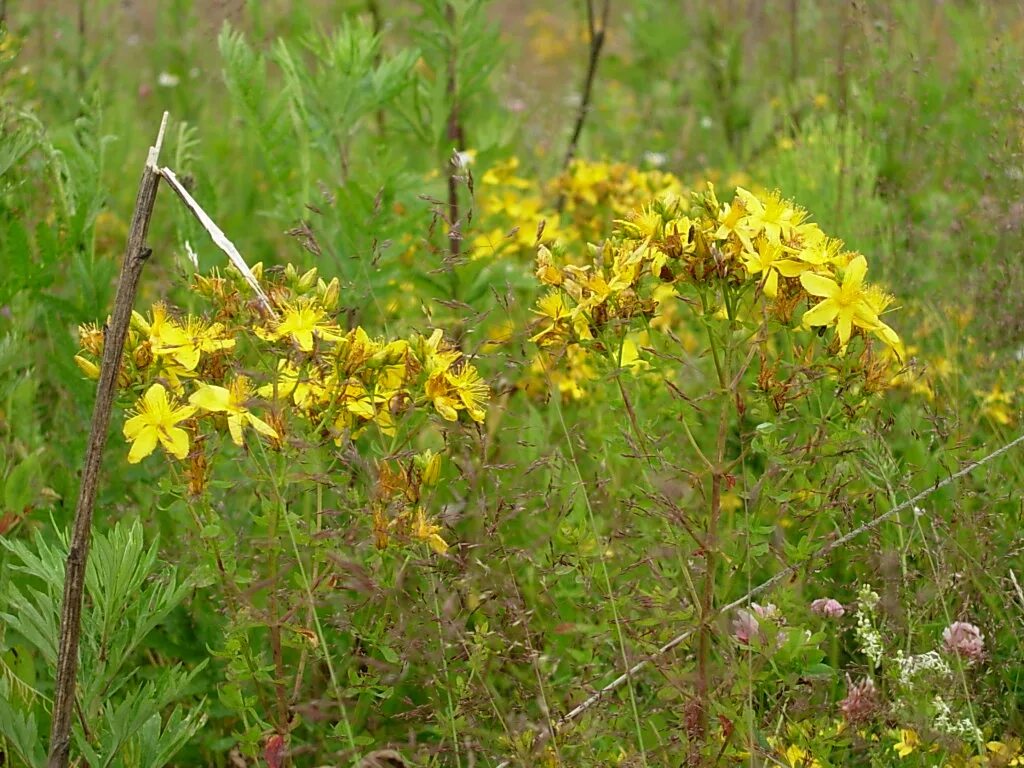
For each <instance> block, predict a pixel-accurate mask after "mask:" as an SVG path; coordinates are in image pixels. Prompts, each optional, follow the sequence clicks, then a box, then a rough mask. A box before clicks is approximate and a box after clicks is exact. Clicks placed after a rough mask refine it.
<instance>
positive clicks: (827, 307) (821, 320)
mask: <svg viewBox="0 0 1024 768" xmlns="http://www.w3.org/2000/svg"><path fill="white" fill-rule="evenodd" d="M838 314H839V305H838V304H836V303H835V302H834V301H832V300H831V299H825V301H822V302H819V303H817V304H815V305H814V306H813V307H811V308H810V309H809V310H807V311H806V312H804V317H803V320H802V321H801V323H802V324H803V325H828V324H829V323H831V322H832V321H833V320H835V319H836V315H838Z"/></svg>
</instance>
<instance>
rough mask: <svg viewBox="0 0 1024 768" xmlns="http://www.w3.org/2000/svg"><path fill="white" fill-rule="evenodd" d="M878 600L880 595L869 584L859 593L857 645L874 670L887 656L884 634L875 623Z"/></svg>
mask: <svg viewBox="0 0 1024 768" xmlns="http://www.w3.org/2000/svg"><path fill="white" fill-rule="evenodd" d="M878 599H879V598H878V594H877V593H876V592H874V591H872V589H871V587H870V586H869V585H867V584H865V585H863V586H862V587H861V588H860V590H858V592H857V629H856V635H857V643H858V645H859V646H860V650H861V653H863V654H864V655H865V656H867V657H868V661H870V662H871V666H872V668H873V669H878V667H880V666H882V656H884V655H885V643H884V642H883V641H882V633H881V632H879V631H878V630H877V629H876V628H875V621H874V616H875V606H876V605H878Z"/></svg>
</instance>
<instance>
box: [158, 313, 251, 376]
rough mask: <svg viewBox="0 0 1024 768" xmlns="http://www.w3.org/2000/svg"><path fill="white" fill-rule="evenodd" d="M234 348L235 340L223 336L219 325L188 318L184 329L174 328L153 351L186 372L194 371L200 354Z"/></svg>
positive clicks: (222, 329) (221, 326)
mask: <svg viewBox="0 0 1024 768" xmlns="http://www.w3.org/2000/svg"><path fill="white" fill-rule="evenodd" d="M234 346H235V340H234V339H232V338H228V337H226V336H225V330H224V326H223V325H221V324H220V323H213V324H212V325H211V324H207V322H206V321H205V320H203V319H202V318H200V317H189V318H188V319H187V320H186V321H185V327H184V328H181V327H177V326H176V327H175V328H174V332H173V334H168V335H166V336H165V338H164V339H163V341H162V346H161V348H160V349H159V350H157V349H156V348H154V350H153V351H154V353H155V354H163V355H167V356H168V357H170V358H171V359H173V360H174V361H175V362H176V363H178V365H180V366H181V367H182V368H184V369H185V370H186V371H194V370H195V369H196V366H198V365H199V359H200V357H201V356H202V353H204V352H205V353H207V354H212V353H214V352H220V351H223V350H227V349H234Z"/></svg>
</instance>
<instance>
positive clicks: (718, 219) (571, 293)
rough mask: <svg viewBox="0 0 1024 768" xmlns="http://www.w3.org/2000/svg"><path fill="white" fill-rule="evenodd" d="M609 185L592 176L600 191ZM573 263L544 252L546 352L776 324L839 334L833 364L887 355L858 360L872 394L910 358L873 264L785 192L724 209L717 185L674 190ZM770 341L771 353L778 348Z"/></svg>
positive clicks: (541, 313) (540, 262)
mask: <svg viewBox="0 0 1024 768" xmlns="http://www.w3.org/2000/svg"><path fill="white" fill-rule="evenodd" d="M605 170H607V169H605ZM604 176H605V174H601V173H594V174H591V177H590V178H592V180H594V181H593V183H594V184H595V185H596V184H598V183H599V182H598V181H596V180H597V179H600V178H604ZM569 253H570V251H569V249H568V248H566V247H556V248H549V247H546V246H542V247H540V248H538V250H537V261H536V271H535V274H536V277H537V279H538V280H539V282H540V283H542V284H543V285H545V286H548V287H550V288H551V289H552V290H550V291H549V292H547V293H546V294H544V295H543V296H542V297H541V298H540V299H539V300H538V301H537V303H536V305H535V308H534V309H533V312H534V314H535V315H536V316H537V319H536V321H535V323H534V328H533V332H532V335H531V341H533V342H534V343H536V344H538V345H539V346H541V347H544V348H549V347H562V346H566V345H570V346H571V345H575V344H586V343H594V342H595V341H596V340H598V339H600V337H601V336H602V334H604V333H605V332H606V331H609V330H612V331H613V332H614V333H615V334H616V335H619V334H622V333H623V332H624V326H626V325H628V324H629V323H632V322H635V321H637V320H641V321H642V322H643V323H644V324H645V325H646V326H647V327H649V328H650V329H652V330H656V331H660V332H662V333H663V334H664V335H666V336H669V337H670V338H672V339H674V340H678V341H681V340H682V339H686V338H691V339H692V338H693V334H692V333H691V332H690V330H689V329H688V327H687V324H688V323H690V322H692V321H695V320H697V319H698V318H700V317H705V318H709V319H712V320H713V321H714V322H721V321H729V322H737V323H743V324H747V325H748V326H749V327H756V326H758V325H761V324H763V323H766V322H767V321H768V320H773V321H774V323H775V325H773V326H772V328H773V329H774V328H779V327H788V328H789V329H790V330H791V331H797V332H798V331H800V330H801V328H802V329H804V330H805V331H806V330H815V329H823V330H824V329H827V328H830V327H834V328H835V337H836V340H837V341H836V343H835V344H833V345H832V346H831V348H830V349H825V350H824V354H825V356H826V357H827V356H828V355H834V354H835V353H836V352H839V353H840V354H842V353H843V352H845V351H846V348H847V347H848V346H849V344H850V342H851V340H852V339H853V338H854V337H858V338H863V339H864V344H865V348H868V347H870V342H871V340H877V341H878V342H880V343H881V345H882V347H883V348H884V349H885V350H887V352H886V353H885V354H868V355H861V357H860V358H858V361H859V362H860V363H861V364H862V368H863V371H862V372H863V375H864V376H865V377H866V378H868V379H870V382H869V384H870V386H867V387H865V389H864V391H865V392H867V391H872V392H873V391H878V390H879V389H881V388H884V386H883V383H884V385H888V383H889V382H890V381H891V378H892V374H886V369H891V368H892V367H894V366H898V365H900V361H901V360H902V359H903V357H904V350H903V346H902V342H901V340H900V338H899V336H898V335H897V333H896V332H895V330H893V328H892V327H890V326H889V325H888V324H887V323H886V322H884V321H883V320H882V319H881V318H882V314H883V313H884V312H885V311H886V310H887V309H888V307H889V306H890V304H891V303H892V301H893V298H892V296H890V295H889V294H888V293H887V292H885V291H884V290H882V289H881V288H879V287H877V286H874V285H871V284H869V283H867V282H866V280H865V277H866V275H867V260H866V259H865V257H864V256H862V255H860V254H854V253H849V252H847V251H844V250H843V243H842V241H840V240H837V239H835V238H830V237H828V236H827V235H826V234H825V233H824V232H822V231H821V229H820V228H819V227H818V226H817V225H816V224H814V223H813V222H811V221H809V220H808V213H807V211H806V210H804V209H803V208H801V207H799V206H798V205H796V204H795V203H792V202H791V201H788V200H786V199H784V198H783V197H782V196H781V195H780V194H779V193H777V192H767V193H758V194H755V193H753V192H751V191H749V190H747V189H744V188H742V187H740V188H737V189H736V192H735V194H734V196H733V198H732V199H731V200H728V201H725V202H720V201H719V199H718V193H717V191H716V190H715V188H714V186H712V185H711V184H708V185H707V187H706V189H705V190H704V191H702V192H700V193H694V194H692V195H691V196H690V197H689V199H688V200H687V198H684V197H683V196H682V195H681V194H678V193H676V192H675V191H668V192H663V193H662V194H661V195H660V196H657V197H654V198H653V199H647V200H646V201H645V202H642V203H640V204H638V206H637V207H636V208H634V209H632V210H631V211H628V212H626V213H625V214H623V215H622V216H621V217H620V218H618V219H616V220H615V222H614V225H613V226H612V229H611V232H610V234H609V235H608V236H607V237H605V238H604V239H603V241H601V242H600V243H599V244H589V245H588V254H589V260H588V261H587V262H585V263H578V262H574V261H573V260H572V259H571V258H570V259H567V258H566V257H567V255H568V254H569ZM686 305H689V306H690V307H691V308H692V309H693V310H694V311H693V312H692V313H690V315H689V317H685V316H683V313H680V312H678V311H677V310H678V308H679V307H680V306H686ZM801 305H803V306H804V307H805V309H804V311H802V312H799V311H798V310H799V308H800V306H801ZM765 310H767V311H765ZM794 321H795V324H794ZM699 322H701V321H698V324H699ZM766 328H767V326H766ZM773 332H774V331H773ZM770 335H771V334H769V335H768V336H765V337H764V343H763V350H762V351H764V350H768V349H777V347H776V346H775V345H774V343H772V342H770V340H769V337H770ZM818 335H819V336H820V335H823V334H822V333H819V334H818ZM598 343H600V344H603V343H604V342H598ZM613 343H615V344H616V346H617V343H616V342H613ZM689 351H691V352H692V350H689ZM806 353H807V350H806V349H805V357H806ZM762 360H763V361H764V355H763V354H762ZM765 364H767V363H766V362H765ZM883 374H885V375H883Z"/></svg>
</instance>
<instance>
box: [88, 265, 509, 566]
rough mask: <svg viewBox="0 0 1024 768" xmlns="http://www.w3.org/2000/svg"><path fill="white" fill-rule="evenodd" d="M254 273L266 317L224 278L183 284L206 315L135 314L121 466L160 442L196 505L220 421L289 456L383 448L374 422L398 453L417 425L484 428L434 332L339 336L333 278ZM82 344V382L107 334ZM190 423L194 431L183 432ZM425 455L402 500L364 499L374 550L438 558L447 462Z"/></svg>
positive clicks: (125, 367)
mask: <svg viewBox="0 0 1024 768" xmlns="http://www.w3.org/2000/svg"><path fill="white" fill-rule="evenodd" d="M257 266H258V265H257ZM253 272H254V274H255V275H256V276H257V279H258V280H259V281H260V283H261V289H262V291H263V293H264V294H265V295H266V296H267V297H268V299H269V303H270V306H269V308H268V307H267V306H265V305H263V304H261V303H260V302H257V301H255V300H254V297H253V294H252V288H251V287H250V286H249V285H248V284H247V283H245V281H244V280H242V279H241V277H240V276H239V275H237V274H236V273H235V272H234V271H232V270H230V269H229V270H225V271H224V273H223V274H221V273H218V272H214V273H213V274H211V275H209V276H197V277H196V278H195V279H194V280H193V282H192V284H191V286H190V287H191V289H192V291H193V292H194V293H196V294H198V295H200V296H202V297H203V298H205V299H207V300H208V301H209V302H210V303H211V304H212V312H211V313H209V314H208V315H199V314H195V315H186V314H179V313H177V312H175V311H173V310H172V309H171V308H170V307H169V306H168V305H166V304H164V303H163V302H157V303H156V304H154V305H153V306H152V307H150V308H149V309H148V310H144V311H142V312H137V313H135V314H134V315H133V318H132V324H131V327H130V329H129V334H128V338H127V340H126V344H125V351H124V355H123V357H122V361H121V370H120V371H119V376H118V382H119V384H120V385H121V386H122V388H124V389H130V390H132V391H144V392H145V395H144V396H143V397H142V398H141V399H139V400H138V403H137V404H136V405H135V409H134V411H133V412H132V413H130V414H129V418H128V420H127V422H126V423H125V425H124V434H125V437H126V439H127V440H128V441H129V442H130V444H131V445H130V448H129V455H128V460H129V462H131V463H136V462H138V461H141V460H142V459H143V458H145V457H146V456H148V455H150V454H151V453H152V452H153V451H154V450H155V449H156V447H157V446H158V445H161V446H162V447H163V448H164V450H165V451H166V452H167V453H168V454H169V455H171V456H173V457H174V458H176V459H185V458H188V459H189V462H188V465H187V466H186V467H185V468H184V470H183V473H182V475H181V477H182V478H183V481H182V482H183V485H184V484H187V488H186V489H183V490H185V491H186V493H187V496H188V497H189V498H194V497H196V496H199V495H202V494H204V493H207V492H210V491H209V489H210V488H211V487H215V486H212V485H211V484H210V483H209V482H208V479H209V477H210V476H211V475H212V474H213V472H214V471H215V469H216V465H217V455H216V451H215V450H211V449H210V447H209V444H206V445H205V446H202V447H196V448H195V449H194V450H191V452H190V448H191V447H192V445H193V442H194V443H195V445H196V446H200V444H201V443H202V442H203V441H204V440H205V438H206V435H207V434H208V432H209V431H210V430H211V428H213V427H214V426H217V425H220V426H222V427H223V426H225V425H226V427H227V432H228V434H229V435H230V440H231V442H232V443H234V444H235V445H238V446H243V445H244V444H245V436H246V431H247V430H252V431H254V432H255V433H256V434H257V435H259V436H262V437H264V438H267V439H269V440H270V441H271V442H270V446H271V447H272V448H273V450H275V451H281V452H282V453H284V454H286V455H288V454H292V455H294V452H295V451H300V450H301V451H303V452H306V451H311V450H316V449H317V448H323V449H328V446H330V445H331V444H333V445H334V446H338V447H344V448H345V450H354V451H357V452H361V451H384V450H386V449H385V448H384V446H385V445H386V444H387V442H374V441H372V440H361V437H362V435H363V434H364V433H365V432H366V431H367V430H368V429H369V428H371V427H373V428H374V429H376V431H377V436H378V437H385V438H394V439H393V440H390V441H389V442H390V443H391V444H392V445H400V444H401V442H399V438H400V439H416V440H418V439H419V438H418V437H416V435H417V434H418V432H419V431H421V430H420V427H421V426H422V424H423V420H424V418H437V419H440V420H441V421H443V422H449V423H455V422H459V421H463V422H471V423H476V424H482V423H483V422H484V421H485V420H486V418H487V408H488V405H489V402H490V397H491V391H490V387H489V386H488V384H487V382H486V381H485V380H484V378H483V376H482V375H481V373H480V371H478V370H477V368H476V366H475V365H473V363H472V361H471V359H470V358H468V357H467V356H466V354H464V353H463V351H462V350H461V349H460V348H459V347H458V346H456V345H455V344H454V343H452V342H451V341H450V340H449V339H446V337H445V334H444V331H443V330H442V329H440V328H433V329H431V330H430V331H429V333H427V334H426V335H420V334H417V333H413V334H410V335H409V336H408V337H406V338H393V337H379V336H374V335H372V334H371V333H369V332H367V330H366V329H364V328H363V327H362V326H360V325H356V326H354V327H352V328H350V329H344V328H343V327H342V326H341V325H340V324H339V322H338V318H337V316H336V315H337V306H338V303H339V294H340V283H339V281H338V280H337V279H332V280H330V281H329V282H325V281H324V280H323V279H322V278H320V277H319V276H318V274H317V271H316V270H315V269H310V270H306V271H301V270H297V269H295V268H294V267H290V266H286V267H284V268H283V269H273V270H266V271H264V270H263V269H262V268H261V267H260V268H254V269H253ZM79 343H80V347H81V349H80V351H79V353H78V354H77V355H76V356H75V358H76V360H75V362H76V364H77V365H78V366H79V367H80V368H81V369H82V371H83V373H84V374H85V375H86V376H90V377H94V376H96V375H98V372H99V368H98V360H99V359H100V358H101V356H102V354H103V332H102V330H101V329H100V328H99V326H97V325H83V326H82V327H81V328H80V329H79ZM261 398H262V399H264V400H267V401H272V402H273V403H274V405H273V408H272V409H271V410H269V411H268V412H266V413H260V412H259V405H258V404H259V399H261ZM186 420H188V421H189V422H190V424H189V427H188V429H185V428H183V427H182V426H181V424H182V422H184V421H186ZM403 429H404V430H405V432H403V433H402V434H401V435H400V431H401V430H403ZM285 437H287V438H288V439H287V440H285ZM357 441H359V442H357ZM224 444H225V445H226V444H227V441H224ZM421 448H422V446H416V448H415V449H413V451H412V452H411V453H412V455H413V456H414V457H415V459H414V460H412V461H410V462H409V464H408V466H407V467H405V468H404V469H403V470H402V472H403V473H404V476H407V479H406V481H405V482H404V486H403V487H404V488H405V489H406V490H405V491H402V490H397V486H398V485H401V484H396V483H395V482H392V481H382V484H381V489H380V490H377V491H375V492H373V493H372V494H371V495H370V497H369V498H368V500H367V502H368V504H370V505H371V507H372V510H373V531H374V536H375V540H376V541H377V543H378V544H379V545H387V544H388V542H396V541H400V542H412V543H418V544H426V545H427V546H428V547H429V548H430V549H431V551H433V552H436V553H443V552H445V551H446V550H447V547H448V544H447V542H446V541H445V539H444V537H443V536H442V535H441V526H440V525H439V524H437V523H436V522H434V521H433V519H432V517H431V513H430V511H429V508H428V506H427V504H426V502H425V500H423V499H421V498H420V488H421V486H422V487H424V488H426V487H429V488H431V489H435V490H437V489H438V488H439V485H440V483H439V478H440V475H441V467H442V454H441V453H434V452H433V451H430V450H426V451H423V450H420V451H419V452H417V449H421ZM331 450H333V449H331ZM257 474H259V471H258V472H257ZM391 475H394V472H392V473H391ZM381 476H382V477H386V476H390V475H388V473H387V472H386V471H384V470H382V471H381ZM387 488H390V489H391V490H386V489H387ZM435 490H432V492H431V496H432V495H433V493H434V492H435ZM409 494H412V495H411V496H410V495H409Z"/></svg>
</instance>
